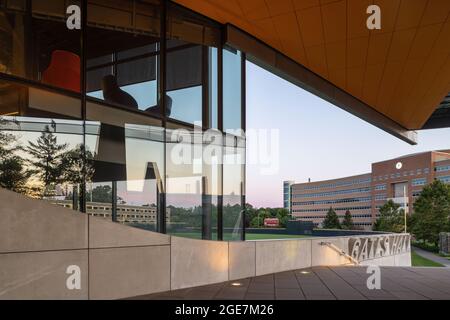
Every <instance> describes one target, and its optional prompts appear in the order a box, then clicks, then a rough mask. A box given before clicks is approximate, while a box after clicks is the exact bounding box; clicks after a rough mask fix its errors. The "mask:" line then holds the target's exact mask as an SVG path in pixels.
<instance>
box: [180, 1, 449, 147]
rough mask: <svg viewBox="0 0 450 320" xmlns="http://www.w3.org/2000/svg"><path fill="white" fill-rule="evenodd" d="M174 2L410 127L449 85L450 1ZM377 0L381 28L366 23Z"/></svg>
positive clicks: (427, 115) (417, 124)
mask: <svg viewBox="0 0 450 320" xmlns="http://www.w3.org/2000/svg"><path fill="white" fill-rule="evenodd" d="M175 2H177V3H179V4H181V5H184V6H186V7H188V8H190V9H192V10H194V11H197V12H199V13H202V14H204V15H205V16H208V17H210V18H212V19H214V20H217V21H219V22H221V23H223V24H232V25H234V26H236V27H237V28H239V29H241V30H242V31H244V32H246V33H248V34H249V35H251V36H253V37H254V38H256V39H258V40H260V41H261V42H263V43H264V44H267V45H268V46H270V47H271V48H273V49H275V50H276V51H277V52H279V53H281V54H282V55H284V56H286V57H288V58H290V59H292V60H293V61H295V62H296V63H298V64H300V65H301V66H304V67H305V68H306V69H308V70H310V71H312V72H314V73H315V74H317V75H319V76H320V78H322V79H324V80H326V81H327V82H329V83H330V84H332V85H334V86H336V87H337V88H339V89H341V90H342V91H343V92H345V93H346V94H348V95H351V96H352V97H354V98H356V99H357V100H359V101H361V102H362V103H363V104H365V105H366V106H367V108H371V109H372V111H375V112H376V113H379V114H380V115H382V116H383V117H385V118H387V119H389V120H391V121H392V122H393V123H395V124H396V125H398V126H399V127H400V128H403V129H404V130H406V131H408V130H417V129H421V128H422V127H423V126H424V124H425V123H426V122H427V120H428V119H429V118H430V116H431V114H432V113H433V112H434V110H435V109H436V108H437V106H438V105H439V104H440V103H441V101H442V100H443V98H444V97H445V96H446V95H447V94H448V93H449V92H450V57H449V53H450V19H449V12H450V1H448V0H340V1H339V0H338V1H336V0H226V1H223V0H202V1H199V0H175ZM372 4H376V5H378V6H379V7H380V8H381V27H382V28H381V30H372V31H369V30H368V29H367V27H366V20H367V17H368V14H367V13H366V9H367V7H368V6H369V5H372ZM340 106H341V107H342V105H340ZM351 109H352V107H347V110H348V111H350V112H352V110H351ZM357 114H358V112H357ZM365 120H367V121H369V122H372V123H373V121H371V119H370V117H369V119H367V117H366V119H365ZM376 125H378V126H380V124H379V123H378V124H376ZM388 131H389V130H388ZM400 135H403V134H401V133H400ZM397 136H398V135H397ZM403 139H404V140H411V139H410V138H408V137H406V136H405V135H403ZM412 140H413V139H412ZM409 142H411V141H409Z"/></svg>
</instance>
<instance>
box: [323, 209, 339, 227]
mask: <svg viewBox="0 0 450 320" xmlns="http://www.w3.org/2000/svg"><path fill="white" fill-rule="evenodd" d="M322 227H323V228H324V229H341V223H340V222H339V217H338V216H337V214H336V212H335V211H334V210H333V208H332V207H330V210H328V212H327V216H326V217H325V219H324V220H323V223H322Z"/></svg>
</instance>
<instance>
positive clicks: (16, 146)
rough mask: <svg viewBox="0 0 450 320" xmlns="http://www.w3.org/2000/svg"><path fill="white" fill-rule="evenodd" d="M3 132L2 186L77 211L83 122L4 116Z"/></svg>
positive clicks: (0, 148)
mask: <svg viewBox="0 0 450 320" xmlns="http://www.w3.org/2000/svg"><path fill="white" fill-rule="evenodd" d="M0 130H1V131H0V140H1V146H0V185H1V186H2V187H4V188H8V189H10V190H13V191H16V192H20V193H22V194H25V195H28V196H30V197H33V198H39V199H44V200H48V201H50V202H52V203H55V204H58V205H62V206H65V207H68V208H74V209H77V202H76V199H77V188H78V185H79V184H80V183H81V181H82V174H81V169H82V166H83V160H82V157H81V153H82V149H83V135H82V130H83V125H82V122H81V121H69V120H59V119H42V118H27V117H16V116H14V117H11V116H4V117H1V118H0Z"/></svg>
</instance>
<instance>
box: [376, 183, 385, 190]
mask: <svg viewBox="0 0 450 320" xmlns="http://www.w3.org/2000/svg"><path fill="white" fill-rule="evenodd" d="M386 187H387V186H386V184H385V183H384V184H377V185H376V186H375V187H374V190H375V191H382V190H386Z"/></svg>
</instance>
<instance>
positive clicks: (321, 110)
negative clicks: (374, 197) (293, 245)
mask: <svg viewBox="0 0 450 320" xmlns="http://www.w3.org/2000/svg"><path fill="white" fill-rule="evenodd" d="M250 128H252V129H258V128H263V129H279V130H280V165H279V168H280V169H279V171H278V173H277V174H274V175H270V176H263V175H261V174H260V168H259V167H258V166H254V165H248V166H247V172H246V173H247V188H246V194H247V202H248V203H251V204H253V205H255V206H258V207H260V206H270V207H281V206H282V182H283V180H294V181H296V182H306V181H307V180H308V178H311V180H312V181H317V180H324V179H332V178H339V177H342V176H347V175H355V174H361V173H367V172H370V169H371V168H370V167H371V163H372V162H377V161H383V160H387V159H390V158H395V157H398V156H402V155H405V154H409V153H415V152H421V151H428V150H435V149H450V128H448V129H438V130H424V131H419V143H418V145H416V146H411V145H409V144H407V143H406V142H403V141H401V140H399V139H397V138H395V137H394V136H392V135H390V134H388V133H386V132H384V131H382V130H380V129H378V128H376V127H374V126H372V125H370V124H368V123H367V122H364V121H363V120H361V119H359V118H357V117H355V116H353V115H351V114H349V113H347V112H345V111H343V110H341V109H340V108H338V107H336V106H334V105H332V104H330V103H328V102H326V101H324V100H322V99H320V98H318V97H316V96H314V95H313V94H311V93H309V92H307V91H305V90H303V89H301V88H299V87H297V86H295V85H293V84H291V83H289V82H287V81H285V80H283V79H281V78H279V77H277V76H275V75H273V74H271V73H269V72H268V71H266V70H264V69H261V68H259V67H258V66H256V65H254V64H252V63H250V62H247V129H250Z"/></svg>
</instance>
